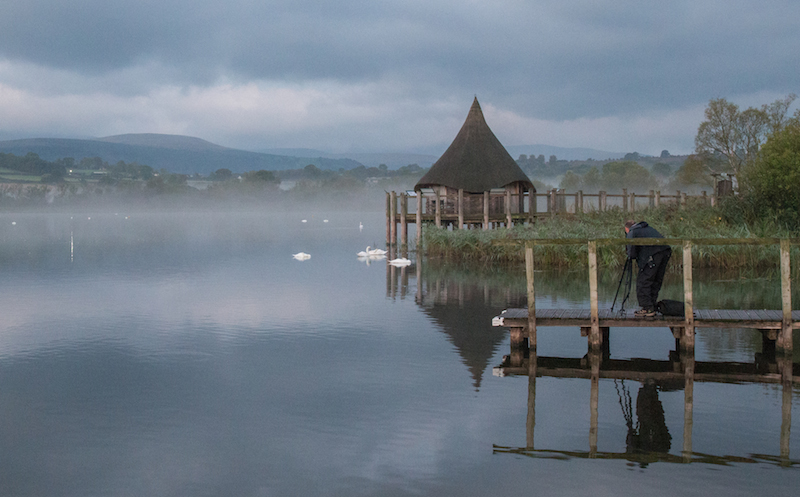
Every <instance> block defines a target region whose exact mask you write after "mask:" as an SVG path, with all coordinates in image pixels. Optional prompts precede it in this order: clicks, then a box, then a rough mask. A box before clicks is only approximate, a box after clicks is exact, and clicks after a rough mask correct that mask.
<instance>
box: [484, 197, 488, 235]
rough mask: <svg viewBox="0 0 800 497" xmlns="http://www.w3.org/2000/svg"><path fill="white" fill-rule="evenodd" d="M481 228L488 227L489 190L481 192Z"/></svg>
mask: <svg viewBox="0 0 800 497" xmlns="http://www.w3.org/2000/svg"><path fill="white" fill-rule="evenodd" d="M483 229H484V231H486V230H488V229H489V192H483Z"/></svg>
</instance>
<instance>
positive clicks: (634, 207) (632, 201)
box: [630, 192, 636, 212]
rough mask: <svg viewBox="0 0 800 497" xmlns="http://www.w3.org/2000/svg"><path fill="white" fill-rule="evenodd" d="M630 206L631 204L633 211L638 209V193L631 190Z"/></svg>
mask: <svg viewBox="0 0 800 497" xmlns="http://www.w3.org/2000/svg"><path fill="white" fill-rule="evenodd" d="M630 206H631V212H633V211H635V210H636V193H634V192H631V202H630Z"/></svg>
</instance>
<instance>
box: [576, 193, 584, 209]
mask: <svg viewBox="0 0 800 497" xmlns="http://www.w3.org/2000/svg"><path fill="white" fill-rule="evenodd" d="M579 213H583V190H578V193H576V194H575V214H579Z"/></svg>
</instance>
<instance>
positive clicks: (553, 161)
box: [548, 155, 558, 165]
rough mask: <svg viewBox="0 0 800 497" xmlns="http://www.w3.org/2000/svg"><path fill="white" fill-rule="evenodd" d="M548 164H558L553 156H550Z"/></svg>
mask: <svg viewBox="0 0 800 497" xmlns="http://www.w3.org/2000/svg"><path fill="white" fill-rule="evenodd" d="M548 162H549V163H550V165H553V164H555V163H556V162H558V158H556V156H555V155H551V156H550V160H549V161H548Z"/></svg>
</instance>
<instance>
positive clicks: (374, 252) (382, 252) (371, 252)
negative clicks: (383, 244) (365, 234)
mask: <svg viewBox="0 0 800 497" xmlns="http://www.w3.org/2000/svg"><path fill="white" fill-rule="evenodd" d="M367 253H368V254H369V255H386V251H385V250H383V249H379V248H376V249H372V250H370V249H369V245H367Z"/></svg>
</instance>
